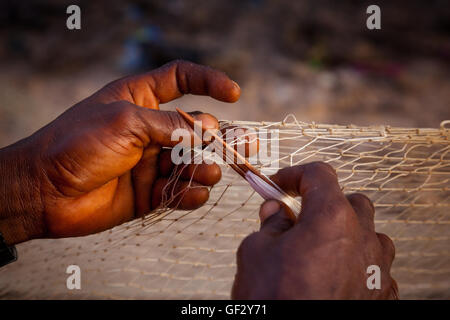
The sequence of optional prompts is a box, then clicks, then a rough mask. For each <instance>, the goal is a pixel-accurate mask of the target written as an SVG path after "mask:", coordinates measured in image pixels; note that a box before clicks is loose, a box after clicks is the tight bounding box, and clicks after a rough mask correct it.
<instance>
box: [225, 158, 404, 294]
mask: <svg viewBox="0 0 450 320" xmlns="http://www.w3.org/2000/svg"><path fill="white" fill-rule="evenodd" d="M272 180H273V181H274V182H276V183H277V184H278V185H279V186H280V187H281V188H282V189H283V190H285V191H286V192H288V193H289V194H291V195H293V196H301V197H302V211H301V213H300V215H299V218H298V220H297V221H293V220H291V218H290V217H291V216H290V215H289V214H287V213H286V211H285V209H284V207H283V206H282V205H280V203H278V202H277V201H275V200H269V201H266V202H265V203H264V204H263V205H262V206H261V210H260V213H259V214H260V219H261V229H260V231H259V232H255V233H253V234H251V235H250V236H248V237H247V238H246V239H244V241H243V242H242V244H241V245H240V247H239V250H238V253H237V274H236V277H235V281H234V286H233V291H232V298H234V299H397V298H398V289H397V284H396V282H395V280H393V279H392V277H391V275H390V268H391V265H392V261H393V259H394V254H395V248H394V244H393V242H392V241H391V240H390V239H389V237H388V236H386V235H385V234H380V233H376V232H375V225H374V213H375V210H374V207H373V205H372V203H371V201H370V200H369V199H368V198H367V197H366V196H364V195H362V194H351V195H348V196H345V195H344V194H343V193H342V191H341V189H340V187H339V184H338V180H337V176H336V173H335V171H334V169H333V168H332V167H331V166H329V165H327V164H325V163H321V162H316V163H310V164H306V165H302V166H295V167H289V168H284V169H282V170H280V171H279V172H278V173H277V174H276V175H274V176H273V177H272ZM370 265H377V266H379V267H380V269H381V289H379V290H378V289H373V290H369V289H368V287H367V284H366V282H367V278H368V276H369V275H368V274H367V273H366V272H367V267H368V266H370Z"/></svg>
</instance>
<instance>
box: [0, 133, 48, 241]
mask: <svg viewBox="0 0 450 320" xmlns="http://www.w3.org/2000/svg"><path fill="white" fill-rule="evenodd" d="M32 154H33V153H32V150H31V149H30V148H29V147H28V146H27V140H22V141H19V142H17V143H15V144H13V145H11V146H8V147H6V148H3V149H0V177H1V180H0V181H1V182H0V232H1V233H2V234H3V238H4V239H5V242H6V243H7V244H8V245H14V244H17V243H20V242H24V241H27V240H31V239H35V238H40V237H42V236H43V235H44V234H45V223H44V218H43V206H42V201H41V192H40V184H39V179H38V174H39V173H38V172H39V171H38V170H37V168H36V163H35V161H33V160H32Z"/></svg>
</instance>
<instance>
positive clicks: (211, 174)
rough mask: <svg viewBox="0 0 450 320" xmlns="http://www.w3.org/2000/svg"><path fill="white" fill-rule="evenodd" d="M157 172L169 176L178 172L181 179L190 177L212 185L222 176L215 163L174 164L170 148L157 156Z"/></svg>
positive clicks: (188, 179)
mask: <svg viewBox="0 0 450 320" xmlns="http://www.w3.org/2000/svg"><path fill="white" fill-rule="evenodd" d="M158 166H159V174H160V175H161V176H163V177H169V176H171V175H173V173H174V172H175V173H177V174H179V176H180V178H181V179H183V180H187V181H190V180H191V179H192V180H193V181H195V182H198V183H200V184H202V185H205V186H213V185H215V184H216V183H217V182H219V181H220V179H221V178H222V171H221V170H220V166H219V165H217V164H216V163H212V164H206V163H200V164H195V163H193V164H186V165H178V166H176V165H175V164H174V163H173V161H172V150H170V149H168V150H164V151H163V152H161V155H160V158H159V165H158Z"/></svg>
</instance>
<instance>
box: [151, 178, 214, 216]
mask: <svg viewBox="0 0 450 320" xmlns="http://www.w3.org/2000/svg"><path fill="white" fill-rule="evenodd" d="M208 199H209V190H208V188H206V187H204V186H202V185H200V184H198V183H196V182H191V183H190V182H189V181H183V180H178V181H176V182H174V183H169V179H167V178H159V179H157V180H156V182H155V184H154V186H153V195H152V208H153V209H156V208H158V207H159V206H161V205H162V206H166V207H169V208H177V209H180V210H193V209H197V208H199V207H201V206H202V205H203V204H205V203H206V201H208Z"/></svg>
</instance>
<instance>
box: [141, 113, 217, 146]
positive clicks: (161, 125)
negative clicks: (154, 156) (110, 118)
mask: <svg viewBox="0 0 450 320" xmlns="http://www.w3.org/2000/svg"><path fill="white" fill-rule="evenodd" d="M135 118H136V121H135V123H133V128H135V129H134V130H136V129H140V132H142V133H143V134H144V136H143V138H148V141H147V143H151V144H158V145H160V146H163V147H174V146H175V145H177V144H178V143H180V142H182V143H183V144H184V145H186V144H187V146H193V145H199V144H202V140H201V139H200V138H201V137H199V136H198V134H197V135H194V132H193V130H192V128H191V126H190V125H189V124H188V123H187V122H186V121H185V120H184V119H183V118H182V117H181V116H180V115H179V114H178V113H177V112H172V111H157V110H149V109H144V108H139V107H135ZM194 119H195V120H196V121H199V122H201V123H202V126H203V127H204V128H206V129H213V130H217V129H218V128H219V122H218V120H217V119H216V118H215V117H214V116H212V115H210V114H208V113H202V114H197V115H194ZM195 136H196V138H195V139H194V137H195Z"/></svg>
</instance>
